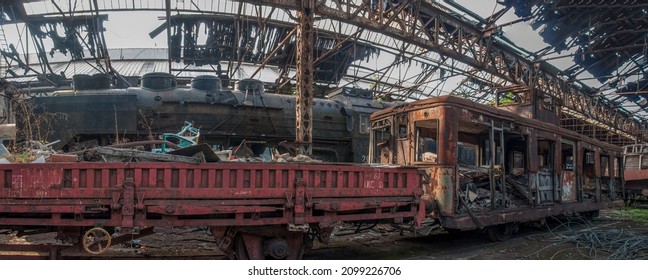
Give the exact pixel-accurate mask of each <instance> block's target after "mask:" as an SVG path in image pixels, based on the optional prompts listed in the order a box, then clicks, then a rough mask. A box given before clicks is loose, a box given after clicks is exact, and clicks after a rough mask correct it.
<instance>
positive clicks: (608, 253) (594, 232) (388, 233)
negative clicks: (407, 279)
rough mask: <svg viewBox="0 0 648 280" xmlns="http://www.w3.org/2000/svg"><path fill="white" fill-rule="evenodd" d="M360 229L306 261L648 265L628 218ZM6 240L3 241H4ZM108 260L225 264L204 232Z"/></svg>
mask: <svg viewBox="0 0 648 280" xmlns="http://www.w3.org/2000/svg"><path fill="white" fill-rule="evenodd" d="M356 228H357V227H356V226H354V225H348V224H344V225H340V226H339V227H338V228H337V229H336V231H334V232H333V234H332V236H331V240H330V243H329V244H328V245H322V244H318V243H316V244H315V246H314V247H313V248H312V249H311V250H308V251H307V252H306V253H305V255H304V259H310V260H327V259H332V260H347V259H348V260H354V259H384V260H389V259H398V260H403V259H443V260H461V259H480V260H516V259H532V260H550V259H646V258H648V226H647V225H646V224H645V223H644V222H640V221H636V220H633V219H631V217H629V216H628V214H627V213H626V212H625V211H624V210H609V211H605V212H601V215H600V217H598V218H594V219H588V220H585V219H581V218H571V219H562V220H552V219H549V220H548V221H547V223H546V224H544V225H540V224H528V225H525V226H520V230H519V232H517V233H516V234H514V235H513V237H512V238H511V239H510V240H508V241H506V242H491V241H490V240H488V238H487V237H486V235H485V234H483V233H481V232H479V231H470V232H460V233H455V234H449V233H447V232H446V231H445V230H442V229H436V230H434V231H432V232H431V233H430V235H429V236H426V237H412V234H411V232H409V231H407V230H402V229H399V228H396V227H394V226H392V225H388V224H379V225H375V226H373V227H371V228H370V229H367V230H362V231H360V232H358V233H355V230H356ZM2 233H4V234H2ZM54 236H55V234H54V233H46V234H36V235H28V236H22V237H17V235H16V232H8V231H5V232H1V231H0V243H1V244H60V242H59V241H55V239H54ZM102 258H116V259H131V258H132V259H151V258H153V259H156V258H164V259H196V258H199V259H223V258H224V255H223V253H221V252H220V251H219V250H218V249H217V245H216V243H215V242H214V241H213V238H212V237H211V236H209V235H208V234H207V231H206V229H201V228H176V229H156V233H155V234H153V235H150V236H146V237H143V238H141V239H135V240H132V241H130V242H127V243H125V244H119V245H115V246H111V247H110V249H109V252H107V253H105V254H104V255H102Z"/></svg>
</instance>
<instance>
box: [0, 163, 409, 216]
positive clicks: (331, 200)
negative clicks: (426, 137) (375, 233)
mask: <svg viewBox="0 0 648 280" xmlns="http://www.w3.org/2000/svg"><path fill="white" fill-rule="evenodd" d="M0 190H1V192H0V194H1V197H2V198H3V199H2V200H0V214H1V216H2V218H0V224H3V225H52V226H91V225H96V224H102V225H104V226H121V227H146V226H254V225H281V224H304V223H320V222H337V221H355V220H375V219H403V218H414V217H415V216H416V215H418V214H419V211H418V207H419V204H420V195H421V194H422V191H421V184H420V176H419V174H418V170H417V169H416V168H405V167H403V168H393V167H391V168H390V167H373V166H361V165H326V164H270V163H268V164H263V163H207V164H200V165H192V164H184V163H169V162H167V163H153V162H151V163H127V164H123V163H45V164H9V165H3V166H0ZM351 211H355V212H351ZM20 213H30V214H39V213H40V214H49V215H51V218H42V217H40V218H22V217H19V215H20ZM90 213H93V218H89V216H88V217H87V218H84V217H85V216H87V215H88V214H90ZM147 214H155V215H160V216H162V217H165V218H163V219H159V218H158V219H149V218H147ZM192 216H193V217H194V218H192V219H179V217H192ZM63 217H75V218H74V219H69V218H63ZM97 217H100V218H97Z"/></svg>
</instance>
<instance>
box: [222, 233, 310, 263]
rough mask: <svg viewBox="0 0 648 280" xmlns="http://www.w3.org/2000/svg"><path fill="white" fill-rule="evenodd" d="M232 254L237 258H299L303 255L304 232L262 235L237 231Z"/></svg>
mask: <svg viewBox="0 0 648 280" xmlns="http://www.w3.org/2000/svg"><path fill="white" fill-rule="evenodd" d="M233 246H234V254H235V256H236V258H237V259H239V260H263V259H286V260H299V259H301V258H302V256H303V255H304V249H305V243H304V234H302V233H296V234H288V235H286V236H282V237H263V236H258V235H253V234H247V233H239V234H238V235H237V236H236V238H235V240H234V245H233Z"/></svg>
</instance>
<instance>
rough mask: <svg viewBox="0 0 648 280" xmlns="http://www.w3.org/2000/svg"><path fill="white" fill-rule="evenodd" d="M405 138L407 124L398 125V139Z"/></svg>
mask: <svg viewBox="0 0 648 280" xmlns="http://www.w3.org/2000/svg"><path fill="white" fill-rule="evenodd" d="M406 138H407V124H401V125H398V139H406Z"/></svg>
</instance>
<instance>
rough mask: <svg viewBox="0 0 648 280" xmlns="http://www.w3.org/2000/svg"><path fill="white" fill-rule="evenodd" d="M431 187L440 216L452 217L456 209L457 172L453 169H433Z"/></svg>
mask: <svg viewBox="0 0 648 280" xmlns="http://www.w3.org/2000/svg"><path fill="white" fill-rule="evenodd" d="M430 169H431V174H430V175H431V185H432V196H433V197H434V200H435V201H436V204H437V206H438V208H439V211H440V214H441V215H443V216H450V215H453V214H454V209H455V197H454V196H455V191H454V187H455V170H454V168H452V167H432V168H430Z"/></svg>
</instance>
